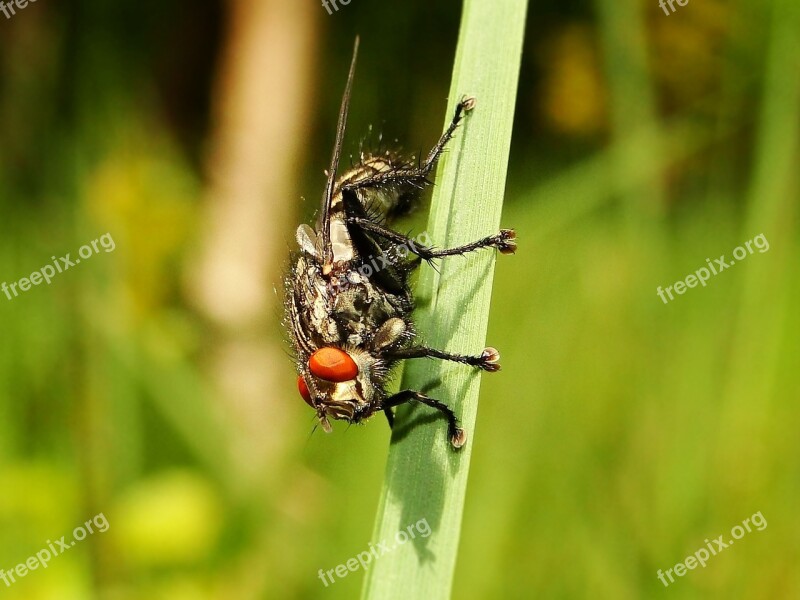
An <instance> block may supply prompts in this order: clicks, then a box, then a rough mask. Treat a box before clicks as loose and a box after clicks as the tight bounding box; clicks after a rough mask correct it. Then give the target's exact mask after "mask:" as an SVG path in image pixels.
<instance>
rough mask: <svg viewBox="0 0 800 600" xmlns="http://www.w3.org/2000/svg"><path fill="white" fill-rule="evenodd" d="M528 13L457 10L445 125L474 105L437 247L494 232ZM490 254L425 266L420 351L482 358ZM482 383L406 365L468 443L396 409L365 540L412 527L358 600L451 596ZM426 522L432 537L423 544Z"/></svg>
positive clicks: (447, 370)
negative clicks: (465, 102)
mask: <svg viewBox="0 0 800 600" xmlns="http://www.w3.org/2000/svg"><path fill="white" fill-rule="evenodd" d="M526 4H527V2H526V0H466V2H465V3H464V9H463V15H462V22H461V31H460V35H459V41H458V49H457V52H456V60H455V67H454V71H453V80H452V82H451V88H450V102H449V106H448V109H447V114H446V119H447V120H448V121H449V119H450V117H451V115H452V113H453V110H455V104H456V102H458V100H459V99H460V98H461V97H462V96H464V95H469V96H474V97H475V98H476V99H477V105H476V107H475V109H474V110H473V111H472V112H471V113H470V114H469V116H468V117H467V119H466V120H465V123H464V125H463V127H460V128H459V130H458V131H457V133H456V137H455V139H454V140H453V141H452V143H451V145H450V147H449V151H448V152H447V153H446V154H445V156H444V158H443V159H442V161H441V164H440V165H439V169H438V172H437V178H436V183H437V185H436V188H435V190H434V194H433V200H432V205H431V212H430V217H429V221H428V230H427V231H428V233H429V235H430V237H431V239H432V240H433V241H434V243H435V244H436V245H437V246H440V247H451V246H455V245H458V244H462V243H465V242H468V241H471V240H474V239H478V238H480V237H483V236H485V235H488V234H490V233H493V232H495V231H496V230H497V229H498V227H499V225H500V213H501V210H502V203H503V193H504V188H505V181H506V169H507V165H508V154H509V147H510V142H511V127H512V122H513V116H514V103H515V99H516V90H517V81H518V75H519V66H520V57H521V51H522V39H523V31H524V23H525V12H526ZM494 254H495V253H494V252H489V251H482V252H477V253H473V254H471V255H469V256H467V257H453V258H450V259H447V260H444V261H441V262H440V263H439V272H438V273H437V272H436V271H435V270H433V269H431V268H428V267H427V266H423V270H422V272H421V274H420V280H419V283H418V285H417V288H416V291H417V298H418V300H419V307H420V310H418V311H417V315H416V319H417V324H418V330H419V332H420V334H421V337H422V339H423V340H424V342H425V343H427V344H428V345H430V346H433V347H435V348H443V349H446V350H450V351H457V352H470V353H479V352H480V351H481V350H482V349H483V347H484V345H485V338H486V328H487V318H488V314H489V302H490V296H491V287H492V275H493V267H494V260H495V256H494ZM505 260H515V259H514V258H512V257H509V258H506V259H505ZM495 343H497V344H498V345H500V346H502V344H501V343H500V342H499V341H497V342H495ZM501 351H502V348H501ZM490 376H491V375H490ZM496 376H498V377H502V374H500V375H496ZM480 378H481V375H480V373H478V372H476V371H474V370H472V369H469V368H465V367H463V366H461V365H453V364H445V363H442V362H441V361H427V360H419V361H409V362H408V364H407V366H406V369H405V371H404V374H403V381H402V388H403V389H406V388H411V389H417V390H423V391H425V392H426V393H428V394H429V395H431V396H433V397H435V398H437V399H439V400H441V401H443V402H445V403H447V404H449V405H450V406H452V407H454V409H455V410H456V413H457V414H458V415H459V416H460V419H461V422H462V425H463V427H464V428H465V429H466V430H467V433H468V435H469V439H468V442H467V444H466V445H465V446H464V447H463V448H462V449H461V451H460V452H458V453H456V452H453V450H451V448H450V446H449V443H448V440H447V436H446V427H445V423H444V422H443V421H442V420H441V419H440V418H438V416H435V415H433V414H432V411H431V410H430V409H428V408H427V407H412V406H406V407H401V408H400V409H399V410H398V412H397V422H396V424H395V428H394V432H393V435H392V446H391V449H390V451H389V457H388V462H387V467H386V480H385V483H384V489H383V492H382V496H381V501H380V505H379V509H378V515H377V520H376V525H375V531H374V538H373V539H374V540H375V541H376V542H380V541H385V542H387V543H388V547H390V548H391V547H393V546H395V543H396V537H395V536H396V534H397V532H398V531H401V530H407V528H408V526H412V525H414V524H416V523H420V525H419V527H418V528H416V529H414V533H415V538H414V539H411V540H409V541H408V542H407V543H404V544H398V545H397V546H396V547H394V548H393V549H392V551H391V552H390V553H388V554H385V555H383V556H381V557H380V558H379V559H378V560H376V561H375V562H374V563H373V564H372V565H371V566H370V569H369V571H368V572H367V575H366V580H365V583H364V588H363V594H362V597H363V598H364V599H366V600H372V599H376V598H380V599H384V598H428V599H436V598H448V597H449V596H450V590H451V587H452V579H453V572H454V569H455V563H456V555H457V551H458V542H459V533H460V529H461V518H462V513H463V507H464V496H465V493H466V486H467V475H468V472H469V461H470V452H471V442H472V439H474V434H475V417H476V412H477V408H478V391H479V383H480ZM423 520H424V521H423ZM425 523H427V525H429V526H430V528H431V530H432V533H430V534H429V535H427V536H425V537H423V534H425V533H426V531H427V529H426V527H425Z"/></svg>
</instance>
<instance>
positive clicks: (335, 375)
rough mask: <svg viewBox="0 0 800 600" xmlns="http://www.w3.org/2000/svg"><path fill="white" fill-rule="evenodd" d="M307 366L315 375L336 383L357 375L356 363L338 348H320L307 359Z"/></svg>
mask: <svg viewBox="0 0 800 600" xmlns="http://www.w3.org/2000/svg"><path fill="white" fill-rule="evenodd" d="M308 368H309V369H311V373H312V374H313V375H315V376H316V377H319V378H320V379H324V380H325V381H333V382H336V383H340V382H342V381H349V380H351V379H355V377H356V375H358V365H356V363H355V361H354V360H353V359H352V358H351V357H350V355H349V354H348V353H347V352H345V351H344V350H340V349H339V348H331V347H326V348H320V349H319V350H317V351H316V352H314V354H312V355H311V358H309V359H308Z"/></svg>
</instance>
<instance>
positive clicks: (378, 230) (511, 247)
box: [347, 217, 517, 261]
mask: <svg viewBox="0 0 800 600" xmlns="http://www.w3.org/2000/svg"><path fill="white" fill-rule="evenodd" d="M347 222H348V223H350V224H352V225H356V226H357V227H361V228H362V229H363V230H365V231H369V232H371V233H374V234H375V235H379V236H381V237H382V238H384V239H386V240H389V241H390V242H394V243H396V244H399V245H402V246H405V247H406V248H408V249H409V250H410V251H411V252H413V253H414V254H416V255H417V256H419V257H420V258H422V259H424V260H427V261H430V260H433V259H434V258H444V257H445V256H460V255H462V254H466V253H467V252H472V251H473V250H479V249H480V248H497V249H498V250H499V251H500V252H502V253H503V254H514V252H516V250H517V242H516V239H517V233H516V232H515V231H514V230H513V229H501V230H500V231H498V232H497V233H495V234H494V235H489V236H486V237H485V238H481V239H479V240H476V241H474V242H470V243H469V244H464V245H463V246H456V247H455V248H444V249H441V250H437V249H435V248H430V247H428V246H423V245H422V244H418V243H417V242H415V241H414V240H412V239H411V238H410V237H408V236H406V235H403V234H402V233H398V232H396V231H393V230H391V229H389V228H388V227H384V226H383V225H381V224H379V223H375V222H374V221H371V220H370V219H366V218H363V217H349V218H348V219H347Z"/></svg>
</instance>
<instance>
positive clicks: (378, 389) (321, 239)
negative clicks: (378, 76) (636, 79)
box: [285, 38, 517, 448]
mask: <svg viewBox="0 0 800 600" xmlns="http://www.w3.org/2000/svg"><path fill="white" fill-rule="evenodd" d="M358 43H359V42H358V38H356V41H355V47H354V49H353V58H352V62H351V64H350V72H349V75H348V77H347V85H346V86H345V91H344V96H343V98H342V104H341V108H340V111H339V121H338V125H337V129H336V142H335V145H334V148H333V156H332V158H331V164H330V168H329V169H328V171H326V175H327V184H326V186H325V192H324V195H323V197H322V211H321V213H320V216H319V218H318V219H317V223H316V226H315V227H314V228H313V229H312V228H311V227H310V226H309V225H305V224H304V225H300V226H299V227H298V228H297V233H296V239H297V243H298V245H299V251H297V252H295V253H294V254H293V256H292V266H291V269H290V272H289V273H288V275H287V277H286V279H285V290H286V294H285V324H286V327H287V329H288V331H289V333H290V337H291V341H292V344H293V346H294V350H295V356H296V365H297V373H298V377H297V387H298V389H299V392H300V395H301V396H302V397H303V399H304V400H305V401H306V403H307V404H308V405H309V406H310V407H311V408H313V409H314V410H315V411H316V416H317V418H318V419H319V421H320V424H321V426H322V428H323V429H324V430H325V431H326V432H329V431H330V430H331V426H330V419H340V420H343V421H347V422H349V423H360V422H361V421H364V420H366V419H368V418H369V417H371V416H372V415H374V414H375V413H377V412H379V411H383V413H384V414H385V415H386V417H387V419H388V421H389V425H390V426H392V425H393V423H394V412H393V409H394V408H395V407H397V406H399V405H401V404H405V403H408V402H417V403H420V404H424V405H426V406H428V407H430V408H433V409H435V410H437V411H439V412H440V413H441V414H442V415H443V416H444V417H445V418H446V420H447V434H448V437H449V440H450V443H451V444H452V446H453V447H454V448H460V447H461V446H463V445H464V443H465V441H466V433H465V432H464V430H463V429H462V428H461V427H459V423H458V419H457V418H456V415H455V413H454V412H453V410H452V409H451V408H450V407H449V406H447V405H446V404H444V403H442V402H440V401H438V400H436V399H434V398H430V397H428V396H427V395H425V394H423V393H421V392H419V391H416V390H410V389H408V390H402V391H400V392H397V393H395V394H389V393H388V392H387V391H386V385H387V382H388V379H389V376H390V374H391V372H392V368H393V367H394V366H395V365H396V364H397V363H398V361H401V360H405V359H412V358H435V359H440V360H449V361H453V362H457V363H462V364H466V365H470V366H472V367H476V368H479V369H483V370H484V371H489V372H493V371H498V370H499V369H500V355H499V353H498V352H497V350H495V349H494V348H485V349H484V350H483V351H482V352H481V353H480V354H478V355H465V354H453V353H449V352H444V351H442V350H436V349H434V348H429V347H427V346H425V345H424V344H421V343H419V341H418V336H417V334H416V331H415V329H414V322H413V320H412V312H413V310H414V297H413V294H412V292H411V288H410V287H409V283H408V281H409V277H410V275H411V273H412V272H413V271H414V269H416V268H417V267H418V266H419V264H420V263H421V262H422V261H423V260H424V261H427V262H431V261H433V260H434V259H438V258H445V257H448V256H459V255H463V254H465V253H467V252H472V251H474V250H478V249H481V248H495V249H497V250H499V251H500V252H502V253H503V254H513V253H514V251H515V250H516V247H517V245H516V241H515V238H516V234H515V232H514V230H512V229H502V230H500V231H499V232H498V233H496V234H494V235H490V236H488V237H485V238H483V239H480V240H477V241H475V242H472V243H469V244H465V245H463V246H458V247H455V248H448V249H434V248H432V247H431V246H429V245H428V244H427V243H422V242H421V241H420V239H419V238H417V239H416V240H414V239H412V238H409V237H408V236H405V235H402V234H401V233H398V232H396V231H394V230H392V229H390V228H389V227H388V226H387V223H389V222H391V220H392V218H394V217H396V216H399V215H401V214H403V213H405V212H407V211H408V210H409V209H410V208H411V207H412V206H413V205H414V204H415V202H416V201H417V200H418V199H419V198H420V196H421V193H422V191H423V190H424V189H425V188H426V187H427V186H428V185H430V183H431V182H430V181H429V180H428V177H429V175H430V174H431V172H432V170H433V168H434V166H435V165H436V162H437V160H438V159H439V157H440V156H441V154H442V152H443V150H444V148H445V146H446V145H447V143H448V142H449V141H450V139H451V138H452V137H453V134H454V132H455V130H456V128H457V127H458V125H459V123H460V122H461V121H462V119H463V118H464V116H465V114H467V113H468V112H469V111H471V110H472V109H473V108H474V107H475V99H474V98H467V97H465V98H463V99H462V100H461V101H460V102H459V103H458V104H457V105H456V109H455V114H454V115H453V118H452V120H451V121H450V124H449V126H448V127H447V129H446V130H445V132H444V134H442V136H441V138H439V141H438V142H437V143H436V145H435V146H434V147H433V148H432V149H431V151H430V152H429V153H428V155H427V157H426V158H425V160H424V161H423V162H421V163H419V164H416V165H415V164H414V163H413V162H411V161H409V160H407V159H404V158H403V157H401V156H400V155H398V154H396V153H393V152H386V153H384V154H382V155H374V154H365V153H363V152H362V153H361V155H360V160H359V162H358V163H357V164H356V165H355V166H354V167H352V168H351V169H349V170H347V171H345V172H343V173H342V174H341V175H338V176H337V172H338V169H339V160H340V157H341V152H342V143H343V138H344V132H345V126H346V124H347V113H348V110H349V106H350V95H351V90H352V85H353V76H354V73H355V67H356V59H357V56H358ZM376 258H377V259H380V260H379V261H378V260H376Z"/></svg>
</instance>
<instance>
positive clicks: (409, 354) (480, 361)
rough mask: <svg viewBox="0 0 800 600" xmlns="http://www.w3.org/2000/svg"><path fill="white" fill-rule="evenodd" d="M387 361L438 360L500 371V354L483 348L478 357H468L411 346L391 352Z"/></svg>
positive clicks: (494, 350)
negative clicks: (409, 359)
mask: <svg viewBox="0 0 800 600" xmlns="http://www.w3.org/2000/svg"><path fill="white" fill-rule="evenodd" d="M386 358H387V359H388V360H403V359H406V358H438V359H440V360H449V361H452V362H457V363H461V364H464V365H470V366H472V367H478V368H479V369H483V370H484V371H489V372H490V373H494V372H495V371H499V370H500V353H499V352H498V351H497V350H496V349H495V348H485V349H484V351H483V352H481V353H480V355H479V356H468V355H465V354H453V353H450V352H444V351H442V350H436V349H435V348H428V347H427V346H412V347H411V348H401V349H399V350H393V351H392V352H391V353H388V354H387V355H386Z"/></svg>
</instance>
